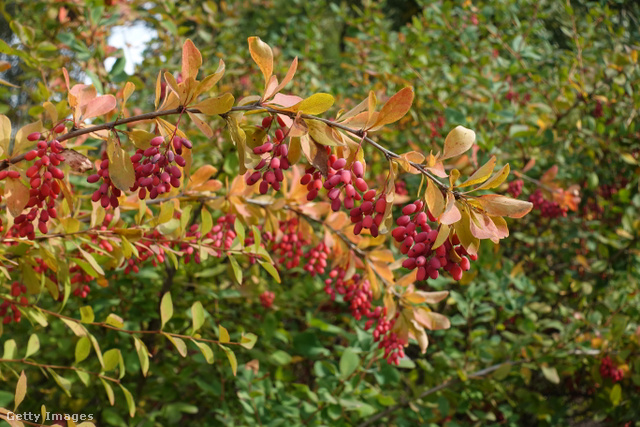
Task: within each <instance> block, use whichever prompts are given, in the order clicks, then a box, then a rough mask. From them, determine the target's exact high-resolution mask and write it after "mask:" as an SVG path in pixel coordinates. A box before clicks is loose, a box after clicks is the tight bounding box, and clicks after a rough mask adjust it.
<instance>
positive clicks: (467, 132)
mask: <svg viewBox="0 0 640 427" xmlns="http://www.w3.org/2000/svg"><path fill="white" fill-rule="evenodd" d="M475 140H476V133H475V132H474V131H472V130H471V129H467V128H465V127H464V126H456V127H455V128H454V129H453V130H452V131H451V132H449V134H448V135H447V137H446V138H445V140H444V152H443V153H442V157H440V159H441V160H444V159H449V158H451V157H457V156H459V155H461V154H463V153H465V152H467V151H468V150H469V148H471V146H472V145H473V143H474V141H475Z"/></svg>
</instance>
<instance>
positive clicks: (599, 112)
mask: <svg viewBox="0 0 640 427" xmlns="http://www.w3.org/2000/svg"><path fill="white" fill-rule="evenodd" d="M591 116H593V117H594V118H596V119H599V118H600V117H602V116H604V110H603V108H602V102H601V101H596V106H595V108H594V109H593V111H592V112H591Z"/></svg>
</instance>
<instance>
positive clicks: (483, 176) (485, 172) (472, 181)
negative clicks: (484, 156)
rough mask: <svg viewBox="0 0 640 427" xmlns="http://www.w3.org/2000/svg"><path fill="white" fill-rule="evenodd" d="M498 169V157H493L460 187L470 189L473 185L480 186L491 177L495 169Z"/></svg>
mask: <svg viewBox="0 0 640 427" xmlns="http://www.w3.org/2000/svg"><path fill="white" fill-rule="evenodd" d="M495 167H496V157H495V156H492V157H491V158H490V159H489V161H488V162H487V163H485V164H484V165H482V166H481V167H480V168H478V170H477V171H475V172H474V173H473V175H471V176H470V177H469V178H467V180H466V181H464V182H463V183H462V184H460V185H458V187H460V188H464V187H469V186H471V185H476V184H480V183H481V182H484V181H486V180H487V178H489V177H490V176H491V173H492V172H493V169H494V168H495Z"/></svg>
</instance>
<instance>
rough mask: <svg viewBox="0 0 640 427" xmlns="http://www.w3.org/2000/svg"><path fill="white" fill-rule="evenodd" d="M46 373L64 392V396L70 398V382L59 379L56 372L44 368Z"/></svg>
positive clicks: (62, 378)
mask: <svg viewBox="0 0 640 427" xmlns="http://www.w3.org/2000/svg"><path fill="white" fill-rule="evenodd" d="M46 369H47V372H49V374H50V375H51V376H52V377H53V380H54V381H55V382H56V383H57V384H58V385H59V386H60V388H61V389H62V390H63V391H64V392H65V394H66V395H67V396H69V397H71V393H70V390H71V382H70V381H69V380H68V379H66V378H64V377H61V376H60V375H58V374H56V372H55V371H54V370H53V369H51V368H46Z"/></svg>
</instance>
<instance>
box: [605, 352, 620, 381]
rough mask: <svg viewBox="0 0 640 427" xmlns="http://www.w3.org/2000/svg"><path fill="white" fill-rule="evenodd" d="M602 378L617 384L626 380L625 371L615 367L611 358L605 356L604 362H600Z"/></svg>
mask: <svg viewBox="0 0 640 427" xmlns="http://www.w3.org/2000/svg"><path fill="white" fill-rule="evenodd" d="M600 376H602V378H611V380H612V381H613V382H614V383H617V382H618V381H622V379H623V378H624V371H623V370H622V369H620V368H617V367H614V366H613V362H612V361H611V358H610V357H609V356H605V357H604V358H603V359H602V362H600Z"/></svg>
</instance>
